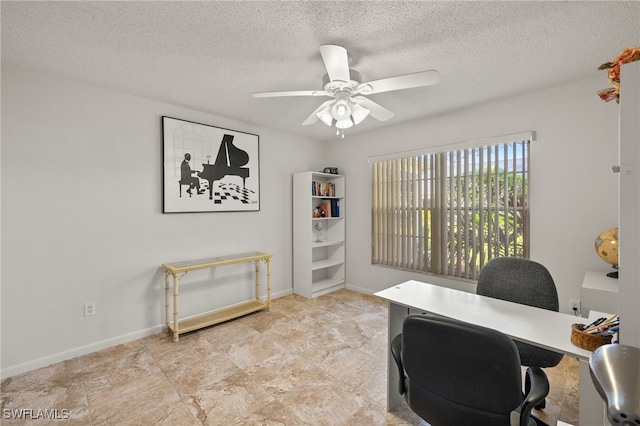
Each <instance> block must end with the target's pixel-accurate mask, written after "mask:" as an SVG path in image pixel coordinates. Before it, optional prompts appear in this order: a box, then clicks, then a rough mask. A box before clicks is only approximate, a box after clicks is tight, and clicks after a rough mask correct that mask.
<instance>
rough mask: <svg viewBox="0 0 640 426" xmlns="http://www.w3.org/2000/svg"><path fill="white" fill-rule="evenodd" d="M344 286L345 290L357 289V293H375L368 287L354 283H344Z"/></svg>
mask: <svg viewBox="0 0 640 426" xmlns="http://www.w3.org/2000/svg"><path fill="white" fill-rule="evenodd" d="M345 288H346V289H347V290H353V291H357V292H358V293H363V294H368V295H370V296H371V295H373V293H375V292H374V291H373V290H371V289H370V288H365V287H358V286H355V285H349V284H345Z"/></svg>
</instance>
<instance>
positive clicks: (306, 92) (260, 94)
mask: <svg viewBox="0 0 640 426" xmlns="http://www.w3.org/2000/svg"><path fill="white" fill-rule="evenodd" d="M326 95H327V93H326V92H325V91H324V90H292V91H289V92H256V93H254V94H252V95H251V96H253V97H254V98H277V97H281V96H326Z"/></svg>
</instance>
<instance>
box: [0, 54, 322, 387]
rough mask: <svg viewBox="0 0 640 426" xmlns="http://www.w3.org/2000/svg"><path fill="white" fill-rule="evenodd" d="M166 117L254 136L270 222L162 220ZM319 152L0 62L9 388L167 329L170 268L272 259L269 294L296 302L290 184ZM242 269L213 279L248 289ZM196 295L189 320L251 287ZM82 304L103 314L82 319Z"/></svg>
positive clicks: (255, 215)
mask: <svg viewBox="0 0 640 426" xmlns="http://www.w3.org/2000/svg"><path fill="white" fill-rule="evenodd" d="M211 101H212V102H215V96H213V94H212V98H211ZM162 115H168V116H171V117H176V118H181V119H185V120H190V121H195V122H199V123H204V124H210V125H214V126H218V127H223V128H229V129H234V130H239V131H243V132H248V133H254V134H258V135H259V136H260V189H261V210H260V211H259V212H241V213H197V214H196V213H192V214H162V213H161V212H162V205H161V203H162V198H161V191H162V175H161V170H162V169H161V155H162V154H161V149H162V139H161V124H160V117H161V116H162ZM324 152H325V150H324V149H323V146H322V145H321V144H320V143H318V142H316V141H313V140H308V139H302V138H300V137H295V136H292V135H290V134H286V133H282V132H277V131H274V130H271V129H267V128H261V127H257V126H255V125H250V124H246V123H241V122H237V121H233V120H229V119H226V118H223V117H217V116H213V115H210V114H205V113H202V112H198V111H193V110H189V109H185V108H181V107H178V106H175V105H169V104H166V103H161V102H156V101H152V100H147V99H142V98H138V97H134V96H129V95H125V94H121V93H116V92H113V91H108V90H103V89H100V88H97V87H92V86H87V85H83V84H79V83H75V82H72V81H69V80H64V79H60V78H57V77H54V76H50V75H42V74H36V73H32V72H29V71H26V70H24V69H20V68H16V67H13V66H10V65H7V64H2V169H1V171H2V216H1V218H2V314H1V317H2V322H1V324H2V330H1V332H2V334H1V337H2V377H6V376H9V375H13V374H16V373H19V372H22V371H27V370H30V369H33V368H36V367H40V366H43V365H47V364H49V363H52V362H57V361H60V360H63V359H68V358H71V357H73V356H77V355H80V354H83V353H87V352H91V351H93V350H97V349H101V348H103V347H107V346H111V345H114V344H117V343H121V342H124V341H127V340H132V339H134V338H138V337H141V336H144V335H147V334H150V333H154V332H158V331H160V330H161V326H162V325H163V324H164V291H163V285H164V276H163V273H162V271H161V269H160V265H161V264H162V263H164V262H171V261H179V260H186V259H191V258H202V257H208V256H212V255H220V254H231V253H236V252H243V251H253V250H259V251H265V252H271V253H273V254H274V257H273V260H272V262H271V263H272V294H273V295H274V296H282V295H285V294H289V293H290V292H291V291H292V251H291V250H292V249H291V241H292V230H291V229H292V228H291V222H292V221H291V187H292V183H291V182H292V181H291V174H292V173H294V172H298V171H304V170H315V169H318V168H320V167H321V166H322V164H323V162H322V157H323V155H324ZM283 153H286V154H287V155H283ZM292 159H295V161H292ZM229 268H234V267H229ZM247 268H248V267H247V265H244V266H237V268H236V269H235V270H234V269H230V270H229V271H228V272H222V268H221V269H220V271H221V272H216V274H221V275H224V274H225V273H226V274H228V275H235V276H239V277H241V278H242V279H243V280H246V281H247V282H248V283H249V284H250V282H251V280H252V275H251V271H250V270H249V269H247ZM263 269H264V268H263ZM187 278H190V279H191V281H192V282H196V281H201V280H207V279H209V277H208V276H207V275H206V274H205V275H202V274H200V275H198V274H193V275H192V276H187V277H185V279H187ZM187 282H188V280H187ZM262 282H263V283H264V282H265V279H264V277H263V279H262ZM191 287H192V289H191V290H190V289H189V288H188V286H182V292H183V294H184V295H185V302H184V303H183V305H182V306H181V313H189V312H190V311H194V312H197V311H198V309H200V308H201V307H204V308H216V307H220V306H226V305H229V304H234V303H238V302H240V301H242V299H240V300H238V298H239V297H243V293H244V292H248V291H249V290H250V288H251V287H250V285H244V286H242V285H240V286H239V287H240V288H243V287H246V289H242V290H240V291H239V290H238V287H230V286H224V287H222V288H216V289H215V290H216V293H213V294H212V293H211V291H208V290H207V286H202V285H199V284H197V283H195V284H193V285H192V286H191ZM263 287H264V286H263ZM263 293H264V292H263ZM86 301H95V302H96V312H97V314H96V315H95V316H93V317H84V311H83V305H84V302H86ZM203 305H204V306H203Z"/></svg>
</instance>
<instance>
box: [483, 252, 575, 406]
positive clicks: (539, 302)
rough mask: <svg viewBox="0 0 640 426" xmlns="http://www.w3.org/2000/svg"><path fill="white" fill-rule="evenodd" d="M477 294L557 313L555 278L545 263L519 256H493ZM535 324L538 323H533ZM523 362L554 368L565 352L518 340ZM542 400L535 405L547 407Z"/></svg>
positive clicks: (534, 365) (484, 268)
mask: <svg viewBox="0 0 640 426" xmlns="http://www.w3.org/2000/svg"><path fill="white" fill-rule="evenodd" d="M476 292H477V293H478V294H480V295H482V296H489V297H493V298H494V299H501V300H507V301H509V302H515V303H520V304H522V305H529V306H535V307H537V308H542V309H547V310H550V311H555V312H558V310H559V307H560V306H559V303H558V292H557V290H556V284H555V282H554V281H553V277H551V274H550V273H549V271H548V270H547V268H545V267H544V266H543V265H541V264H540V263H538V262H534V261H533V260H529V259H522V258H518V257H497V258H495V259H491V260H490V261H489V262H488V263H487V264H486V265H484V267H483V268H482V270H481V271H480V276H479V277H478V287H477V291H476ZM532 326H535V324H532ZM515 343H516V346H517V347H518V352H519V353H520V362H521V363H522V365H524V366H527V367H541V368H547V367H555V366H556V365H558V364H559V363H560V361H562V358H563V356H564V355H562V354H560V353H557V352H553V351H550V350H547V349H543V348H539V347H537V346H533V345H529V344H526V343H522V342H515ZM545 405H546V404H545V402H544V401H542V402H541V403H540V405H538V406H537V407H536V408H544V407H545Z"/></svg>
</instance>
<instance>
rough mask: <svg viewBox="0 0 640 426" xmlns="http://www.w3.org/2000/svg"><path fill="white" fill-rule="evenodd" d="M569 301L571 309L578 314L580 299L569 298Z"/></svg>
mask: <svg viewBox="0 0 640 426" xmlns="http://www.w3.org/2000/svg"><path fill="white" fill-rule="evenodd" d="M569 303H570V304H571V310H572V311H573V313H575V314H576V315H580V300H578V299H569Z"/></svg>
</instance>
